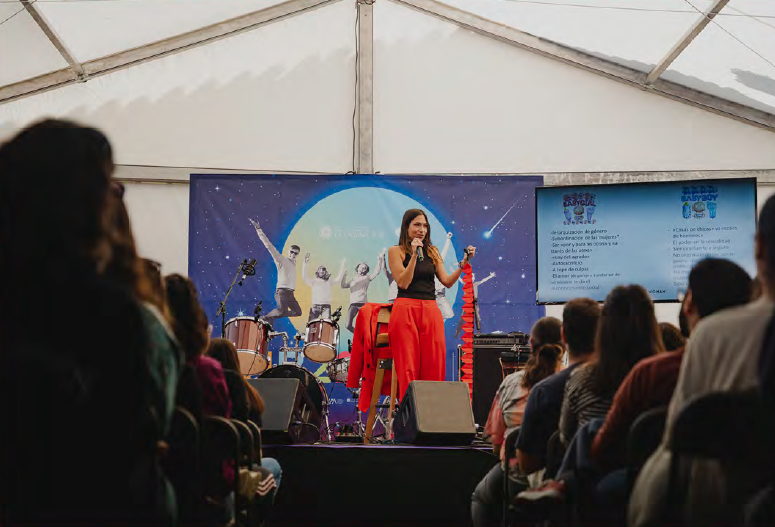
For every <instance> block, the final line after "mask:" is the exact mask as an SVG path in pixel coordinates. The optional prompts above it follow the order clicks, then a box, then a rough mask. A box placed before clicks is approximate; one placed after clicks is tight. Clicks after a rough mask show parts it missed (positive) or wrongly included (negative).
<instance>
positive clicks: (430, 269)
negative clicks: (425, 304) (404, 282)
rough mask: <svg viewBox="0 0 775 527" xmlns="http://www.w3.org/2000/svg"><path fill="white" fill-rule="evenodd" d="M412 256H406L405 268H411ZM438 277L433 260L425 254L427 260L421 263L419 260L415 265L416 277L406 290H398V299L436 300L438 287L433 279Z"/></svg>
mask: <svg viewBox="0 0 775 527" xmlns="http://www.w3.org/2000/svg"><path fill="white" fill-rule="evenodd" d="M411 259H412V256H411V255H409V254H407V255H406V256H404V267H408V266H409V260H411ZM435 276H436V266H435V265H433V260H432V259H431V258H430V256H428V253H427V252H426V253H425V258H424V259H423V261H422V262H421V261H420V259H419V258H418V259H417V262H416V263H415V265H414V276H413V277H412V283H411V284H409V287H407V288H406V289H401V288H400V287H399V288H398V296H397V298H414V299H416V300H436V286H435V285H434V283H433V278H434V277H435Z"/></svg>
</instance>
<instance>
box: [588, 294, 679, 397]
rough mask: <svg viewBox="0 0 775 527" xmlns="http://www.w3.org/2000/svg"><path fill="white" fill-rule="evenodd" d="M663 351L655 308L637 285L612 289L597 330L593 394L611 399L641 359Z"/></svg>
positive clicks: (604, 305) (593, 365) (647, 295)
mask: <svg viewBox="0 0 775 527" xmlns="http://www.w3.org/2000/svg"><path fill="white" fill-rule="evenodd" d="M662 351H664V346H663V344H662V335H661V332H660V330H659V324H658V323H657V319H656V316H655V315H654V304H653V303H652V302H651V297H650V296H649V294H648V292H647V291H646V290H645V289H644V288H643V287H641V286H639V285H627V286H618V287H615V288H614V289H613V290H612V291H611V292H610V293H608V296H607V297H606V299H605V303H604V304H603V311H602V313H601V315H600V320H599V322H598V326H597V339H596V342H595V352H596V357H595V362H594V363H593V364H592V365H591V367H592V368H593V370H592V391H593V392H594V393H595V394H596V395H598V396H601V397H611V396H613V394H614V393H615V392H616V390H617V389H618V388H619V384H621V382H622V380H624V377H626V376H627V374H628V373H629V372H630V370H631V369H632V367H633V366H634V365H635V363H636V362H638V361H639V360H641V359H645V358H646V357H650V356H651V355H654V354H655V353H659V352H662Z"/></svg>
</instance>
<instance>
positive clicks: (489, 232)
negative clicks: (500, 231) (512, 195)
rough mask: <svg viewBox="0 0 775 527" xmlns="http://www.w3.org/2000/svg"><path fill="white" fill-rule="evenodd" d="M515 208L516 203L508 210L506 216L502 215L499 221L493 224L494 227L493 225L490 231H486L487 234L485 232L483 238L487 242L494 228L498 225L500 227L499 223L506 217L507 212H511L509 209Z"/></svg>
mask: <svg viewBox="0 0 775 527" xmlns="http://www.w3.org/2000/svg"><path fill="white" fill-rule="evenodd" d="M516 206H517V204H516V203H514V205H512V206H511V207H510V208H509V210H507V211H506V214H504V215H503V216H501V219H499V220H498V221H497V222H495V225H493V226H492V229H490V230H489V231H487V232H485V233H484V237H485V238H487V239H488V240H489V239H490V238H492V231H494V230H495V227H497V226H498V225H500V223H501V222H502V221H503V218H505V217H506V215H507V214H508V213H509V212H511V209H513V208H514V207H516Z"/></svg>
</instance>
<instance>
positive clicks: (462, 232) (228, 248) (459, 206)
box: [188, 174, 545, 424]
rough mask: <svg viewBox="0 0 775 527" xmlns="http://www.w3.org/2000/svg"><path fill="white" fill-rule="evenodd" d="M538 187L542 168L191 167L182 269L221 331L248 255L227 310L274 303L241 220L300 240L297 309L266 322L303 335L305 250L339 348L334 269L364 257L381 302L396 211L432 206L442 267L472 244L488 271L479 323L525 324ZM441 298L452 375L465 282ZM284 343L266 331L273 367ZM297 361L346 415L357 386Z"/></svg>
mask: <svg viewBox="0 0 775 527" xmlns="http://www.w3.org/2000/svg"><path fill="white" fill-rule="evenodd" d="M542 184H543V178H542V177H540V176H487V177H482V176H479V177H473V176H378V175H342V176H338V175H337V176H322V175H321V176H310V175H306V176H295V175H240V176H234V175H218V174H194V175H192V176H191V192H190V215H189V260H188V261H189V276H190V277H191V279H192V280H193V281H194V283H195V284H196V286H197V288H198V290H199V294H200V298H201V301H202V304H203V307H204V309H205V312H206V313H207V315H208V318H209V319H210V322H211V323H212V324H213V326H214V328H215V329H214V330H213V336H214V337H215V336H220V334H221V330H220V328H221V321H220V318H219V317H216V311H217V309H218V304H219V302H220V301H221V300H222V299H223V298H224V296H225V294H226V291H227V290H228V288H229V285H230V284H231V283H232V280H233V279H234V277H235V275H236V274H237V271H238V269H239V267H240V264H241V263H242V262H243V261H244V260H246V259H247V260H250V259H253V258H255V259H256V260H257V264H256V274H255V275H253V276H248V277H247V278H245V280H244V281H243V282H242V285H241V286H240V285H235V286H234V288H233V289H232V291H231V294H230V295H229V298H228V301H227V302H226V308H227V315H226V319H227V320H229V319H231V318H233V317H236V316H252V315H253V312H254V309H255V307H256V305H257V304H258V302H259V301H261V302H262V309H263V314H267V313H268V312H269V311H271V310H272V309H274V308H275V307H276V302H275V289H276V286H277V275H278V272H277V268H276V266H275V263H274V259H273V257H272V255H271V253H270V251H269V250H268V249H267V248H266V247H265V246H264V244H263V243H262V242H261V240H260V239H259V237H258V235H257V234H256V231H255V229H254V227H253V226H252V225H251V224H250V222H249V221H248V219H249V218H251V219H253V220H255V221H257V222H258V223H259V224H260V226H261V229H262V230H263V232H264V233H265V234H266V236H267V238H268V240H269V242H270V243H271V244H272V245H273V246H274V247H275V248H276V249H277V251H278V252H279V253H281V254H282V255H283V256H288V254H289V251H290V249H291V246H292V245H297V246H299V247H300V254H299V256H298V257H297V259H296V290H295V292H294V296H295V298H296V300H297V301H298V303H299V305H300V306H301V311H302V312H301V315H300V316H297V317H290V318H278V319H276V320H275V321H274V330H275V331H279V332H286V333H288V335H289V337H291V339H292V337H293V336H294V335H296V333H297V332H298V333H300V334H301V335H302V336H303V335H304V334H305V332H306V327H307V323H308V321H309V314H310V313H309V312H310V304H311V288H310V286H309V285H308V284H307V283H306V282H305V280H304V279H303V277H302V263H303V261H304V258H305V256H306V255H307V254H309V263H308V267H307V278H308V279H311V278H313V277H314V273H315V270H316V269H318V267H319V266H325V267H326V269H327V271H328V272H329V273H330V274H331V278H330V283H331V307H332V310H336V309H337V308H338V307H340V306H341V307H342V318H341V319H340V321H339V327H340V339H339V357H340V358H341V357H347V356H348V355H349V352H348V341H350V340H352V334H351V333H350V331H349V330H348V329H347V328H346V327H345V326H346V322H347V311H348V307H349V305H350V290H349V289H345V288H343V287H342V284H341V282H342V281H341V280H339V281H335V278H337V276H338V275H339V273H340V269H342V268H343V269H344V270H345V272H346V279H347V280H348V281H349V280H351V279H352V278H353V277H354V276H355V274H356V268H357V267H358V266H359V265H360V264H362V263H365V264H366V265H367V266H368V269H369V271H368V274H369V275H370V276H371V277H372V278H373V279H372V280H371V281H370V282H369V287H368V289H367V295H368V301H369V302H387V300H388V295H389V279H388V275H387V273H386V271H385V268H384V266H381V265H380V255H381V254H383V252H384V251H385V250H386V249H387V248H388V247H390V246H391V245H395V244H396V243H397V242H398V235H399V228H400V225H401V218H402V216H403V213H404V211H405V210H407V209H410V208H419V209H422V210H425V211H426V212H427V214H428V220H429V223H430V226H431V240H432V242H433V244H434V245H435V246H436V247H438V248H439V250H441V249H443V247H444V245H445V242H446V241H447V238H448V234H451V237H450V238H449V242H450V243H449V247H448V250H447V253H446V255H445V260H444V263H445V267H446V268H447V270H448V272H449V271H450V270H451V269H452V268H454V266H456V265H457V262H458V261H459V260H460V259H462V257H463V248H464V247H466V246H468V245H474V246H475V247H476V248H477V255H476V258H474V260H473V261H472V266H473V268H474V273H475V278H476V280H477V281H480V280H483V279H486V278H487V277H489V276H490V275H491V274H494V276H492V277H491V278H489V279H487V280H486V281H485V282H484V283H482V284H481V285H480V286H479V288H478V289H479V309H480V314H481V319H482V327H481V332H482V333H492V332H496V331H502V332H506V333H507V332H511V331H522V332H525V333H528V332H529V331H530V328H531V327H532V325H533V323H534V322H535V321H536V320H538V319H539V318H540V317H542V316H544V314H545V309H544V307H543V306H537V305H536V302H535V300H536V292H535V283H536V279H535V276H536V268H535V262H536V255H535V198H534V197H535V187H537V186H540V185H542ZM342 262H344V263H342ZM361 269H365V268H364V267H361ZM375 275H376V276H375ZM240 276H241V273H240ZM446 298H447V300H448V302H449V304H450V307H451V311H450V310H449V309H447V310H446V311H445V310H442V312H446V316H447V317H448V318H446V320H445V331H446V337H447V379H448V380H457V379H458V377H459V372H458V353H457V346H458V344H461V343H462V341H461V340H460V338H459V337H457V338H456V337H455V336H454V335H455V332H456V330H457V329H458V325H459V323H460V315H461V314H462V305H463V290H462V284H461V283H459V284H457V285H455V286H454V287H452V288H450V289H448V290H446ZM293 342H294V341H293V340H291V341H290V343H289V344H290V345H293ZM301 345H302V346H303V345H304V342H303V341H302V343H301ZM282 346H283V342H282V339H281V338H279V337H277V338H274V339H272V340H270V342H269V345H268V348H269V352H270V354H271V360H272V363H273V364H277V362H278V359H279V353H278V352H279V350H280V348H281V347H282ZM300 365H301V367H303V368H306V369H308V370H309V371H310V372H312V373H313V374H314V375H315V376H316V377H317V378H318V381H319V385H318V388H320V389H321V390H325V391H326V394H327V395H328V398H329V402H330V405H331V406H330V421H331V423H332V424H333V423H335V422H340V423H343V422H352V421H354V419H355V405H354V401H353V394H352V393H351V392H350V391H349V390H347V389H346V388H345V386H344V385H343V384H340V383H332V382H331V379H329V377H328V374H327V372H326V365H325V364H322V365H321V364H317V363H315V362H312V361H310V360H308V359H304V360H303V362H301V363H300ZM313 389H315V388H314V387H313Z"/></svg>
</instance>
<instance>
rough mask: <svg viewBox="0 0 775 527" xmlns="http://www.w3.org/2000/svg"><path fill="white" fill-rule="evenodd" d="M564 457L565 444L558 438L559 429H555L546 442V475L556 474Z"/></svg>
mask: <svg viewBox="0 0 775 527" xmlns="http://www.w3.org/2000/svg"><path fill="white" fill-rule="evenodd" d="M563 457H565V446H564V445H563V444H562V440H561V439H560V431H559V430H555V431H554V433H553V434H552V435H551V436H549V440H548V441H547V442H546V472H545V473H546V475H547V477H552V476H554V475H555V474H557V471H558V470H560V465H561V464H562V458H563Z"/></svg>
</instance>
